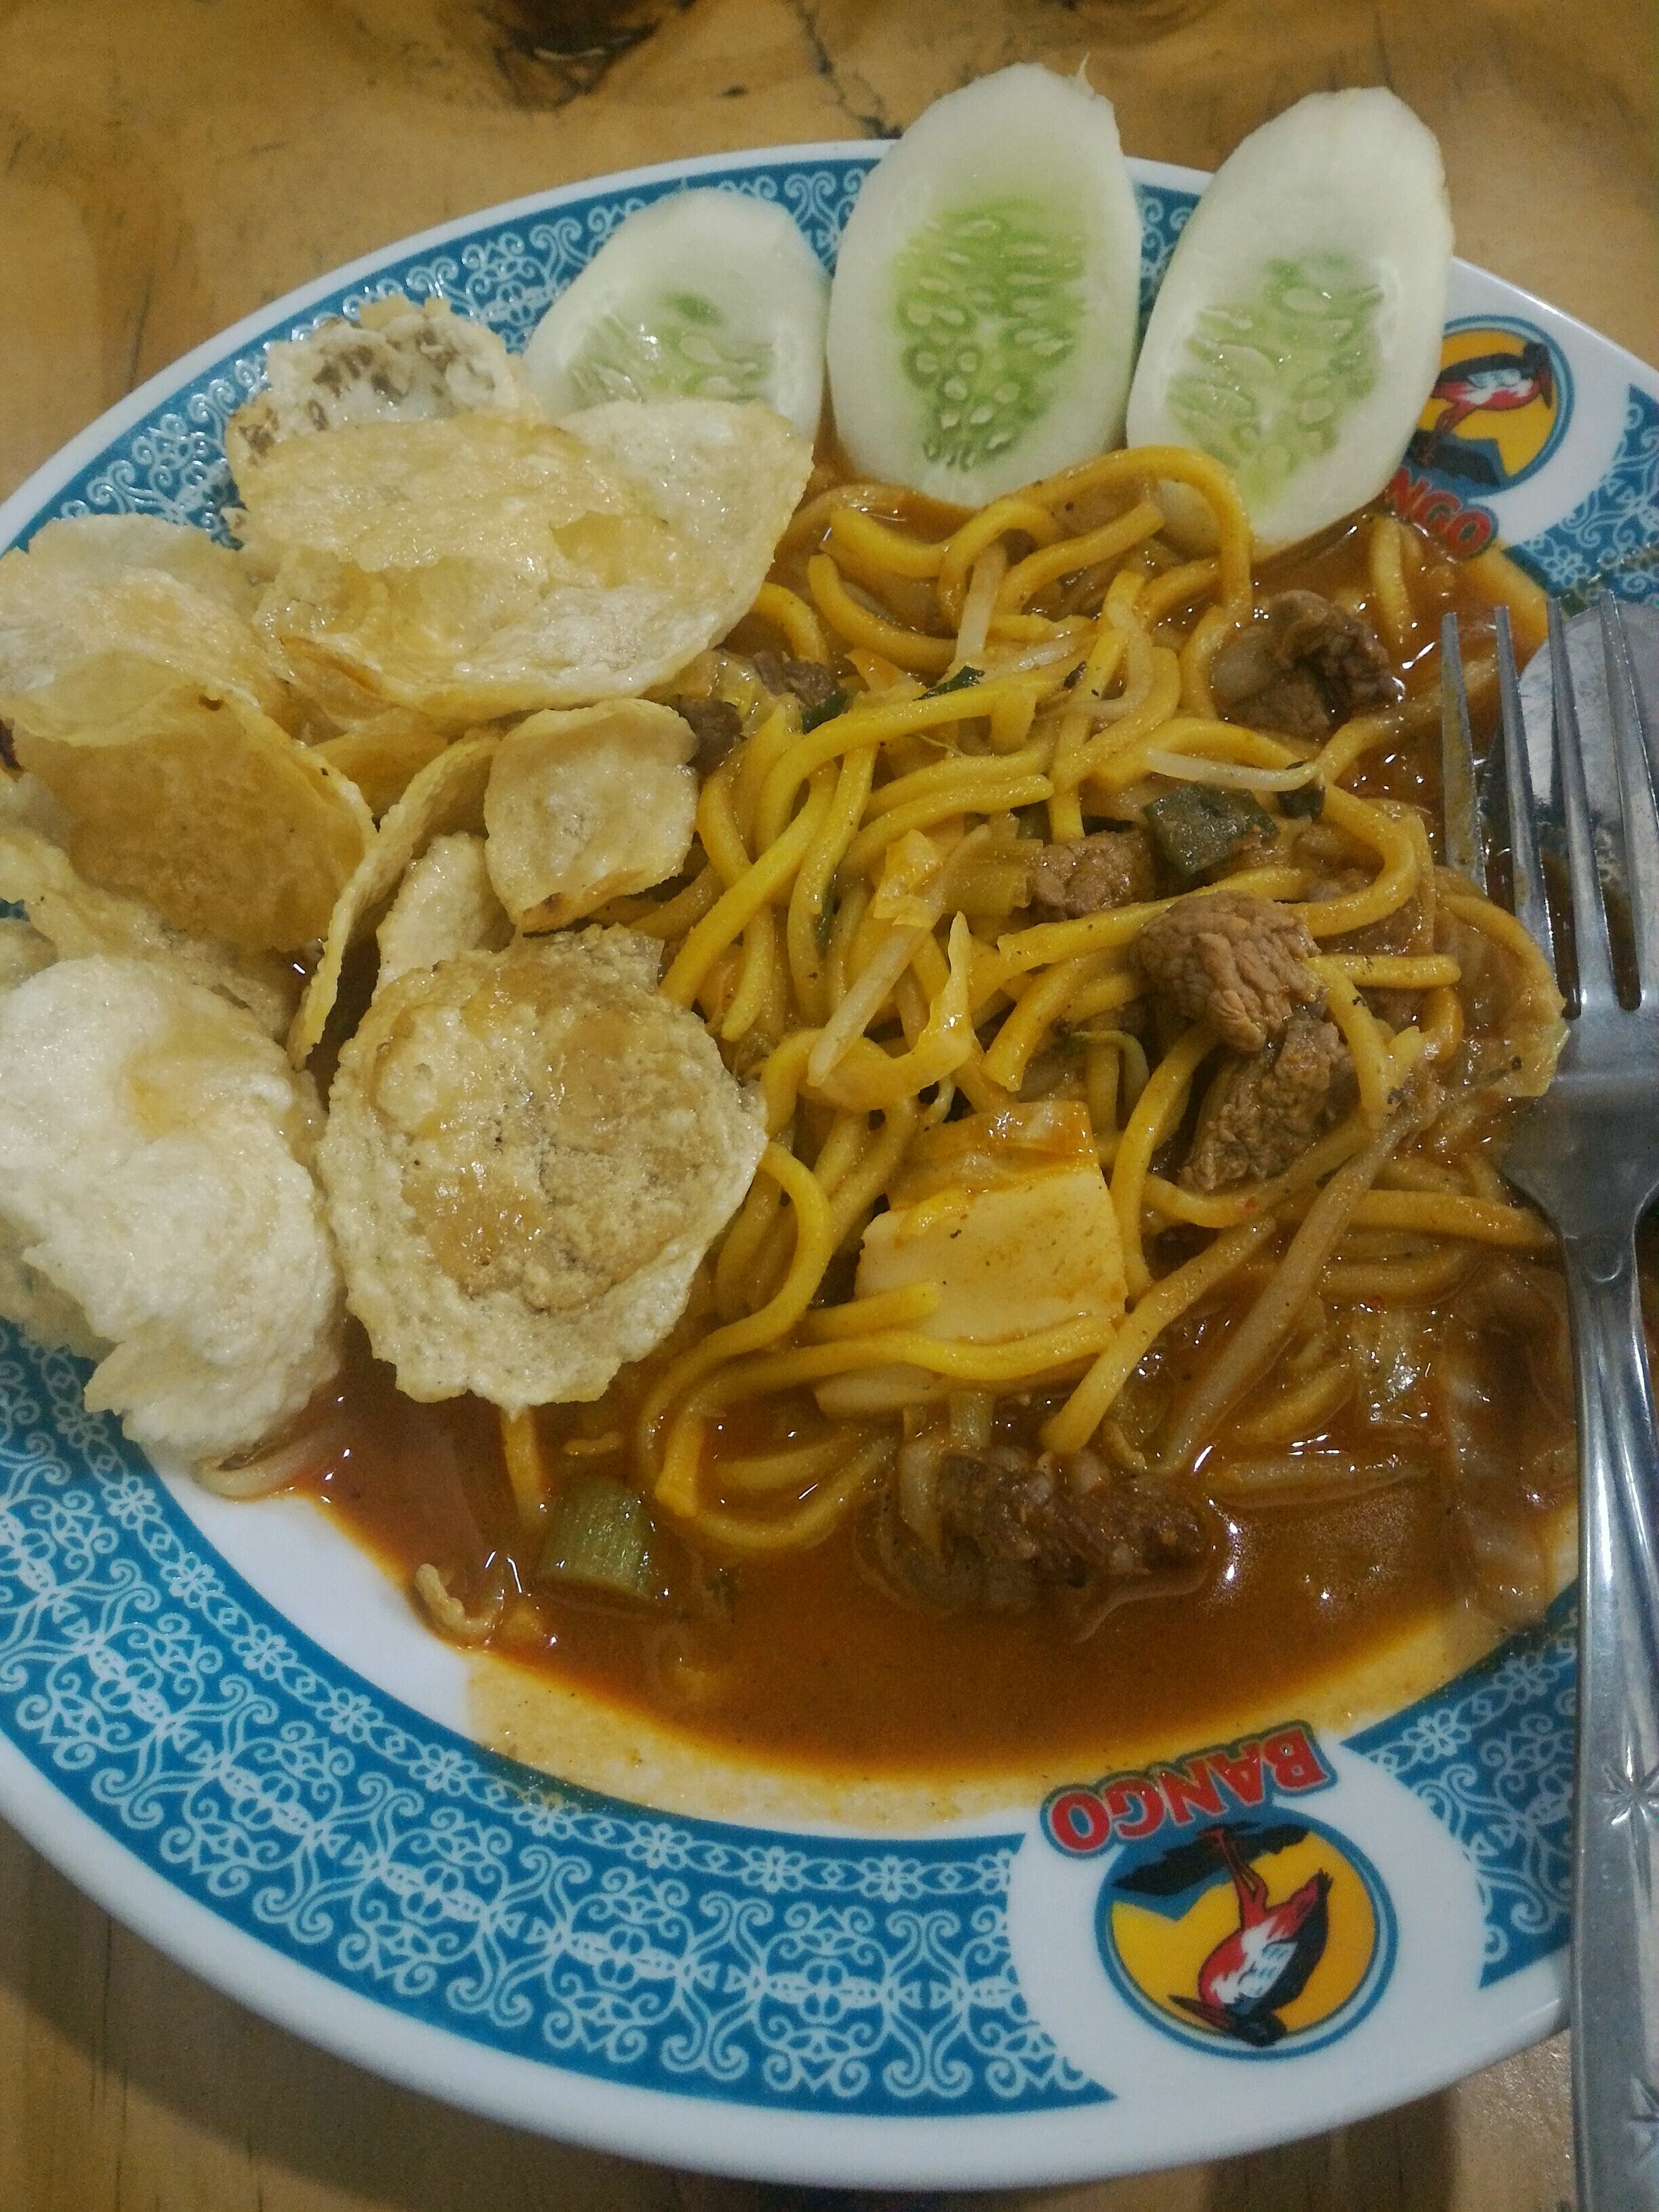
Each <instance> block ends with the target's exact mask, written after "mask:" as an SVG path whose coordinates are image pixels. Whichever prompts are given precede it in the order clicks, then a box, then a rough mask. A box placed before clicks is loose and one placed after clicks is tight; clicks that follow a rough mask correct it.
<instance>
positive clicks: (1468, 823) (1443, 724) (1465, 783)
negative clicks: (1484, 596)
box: [1440, 614, 1486, 890]
mask: <svg viewBox="0 0 1659 2212" xmlns="http://www.w3.org/2000/svg"><path fill="white" fill-rule="evenodd" d="M1440 798H1441V805H1442V808H1443V811H1444V815H1445V823H1446V866H1448V867H1449V868H1455V869H1456V871H1457V872H1458V873H1459V875H1462V876H1468V878H1469V879H1470V881H1471V882H1472V883H1474V884H1478V885H1479V886H1480V889H1481V890H1485V889H1486V846H1485V841H1484V840H1483V839H1482V837H1481V835H1480V812H1479V810H1478V808H1477V807H1476V805H1475V791H1474V738H1473V737H1472V736H1471V734H1470V732H1469V695H1468V688H1467V686H1466V685H1465V684H1464V682H1463V649H1462V646H1461V645H1460V643H1459V642H1458V636H1457V617H1456V616H1455V615H1450V614H1449V615H1448V616H1447V617H1446V618H1445V620H1444V621H1443V623H1441V625H1440Z"/></svg>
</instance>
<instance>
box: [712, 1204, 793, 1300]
mask: <svg viewBox="0 0 1659 2212" xmlns="http://www.w3.org/2000/svg"><path fill="white" fill-rule="evenodd" d="M783 1204H784V1200H783V1188H782V1185H781V1184H780V1183H776V1182H773V1180H772V1178H771V1176H762V1175H757V1176H756V1177H755V1180H754V1181H753V1182H751V1183H750V1186H749V1194H748V1196H747V1197H746V1198H745V1199H744V1201H743V1204H742V1205H741V1206H739V1207H738V1212H737V1218H735V1219H734V1220H733V1222H732V1225H731V1227H730V1228H729V1229H728V1230H727V1231H726V1235H725V1237H723V1238H722V1239H721V1242H720V1251H719V1254H718V1255H717V1256H716V1258H715V1261H714V1310H715V1312H716V1313H717V1314H718V1315H719V1316H720V1319H721V1320H722V1321H735V1320H736V1319H737V1318H738V1315H739V1314H745V1313H752V1312H753V1311H754V1310H755V1309H756V1307H757V1306H758V1305H764V1304H765V1303H766V1299H765V1296H764V1295H763V1293H762V1292H761V1291H759V1289H758V1286H759V1285H761V1284H763V1283H765V1284H767V1285H769V1284H770V1282H771V1273H770V1269H769V1267H763V1256H764V1255H766V1253H767V1252H768V1249H769V1246H770V1244H771V1241H772V1238H773V1236H774V1234H775V1231H778V1230H780V1229H781V1228H782V1226H783Z"/></svg>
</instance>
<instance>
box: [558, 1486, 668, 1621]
mask: <svg viewBox="0 0 1659 2212" xmlns="http://www.w3.org/2000/svg"><path fill="white" fill-rule="evenodd" d="M536 1573H537V1576H538V1579H539V1580H541V1581H543V1582H562V1583H582V1584H584V1585H586V1588H588V1589H601V1590H610V1591H611V1592H612V1593H613V1594H614V1595H617V1596H618V1597H628V1598H637V1599H643V1600H647V1601H650V1600H655V1599H657V1598H659V1597H660V1596H661V1595H662V1585H661V1583H660V1581H659V1577H657V1576H656V1575H655V1574H654V1573H653V1570H652V1565H651V1516H650V1515H649V1514H648V1513H647V1511H646V1510H645V1501H644V1500H643V1499H642V1498H640V1497H639V1496H638V1494H637V1493H636V1492H634V1491H631V1490H629V1488H628V1487H627V1486H626V1485H625V1484H623V1483H620V1482H617V1481H616V1480H613V1479H612V1478H611V1476H610V1475H605V1474H574V1475H572V1476H571V1477H570V1478H569V1479H568V1481H567V1482H566V1483H565V1485H564V1486H563V1488H562V1490H561V1491H560V1492H559V1494H558V1497H557V1498H556V1500H555V1501H554V1506H553V1519H552V1524H551V1526H550V1528H549V1529H548V1532H547V1541H546V1542H545V1543H544V1545H543V1547H542V1556H541V1559H540V1561H539V1563H538V1565H537V1569H536Z"/></svg>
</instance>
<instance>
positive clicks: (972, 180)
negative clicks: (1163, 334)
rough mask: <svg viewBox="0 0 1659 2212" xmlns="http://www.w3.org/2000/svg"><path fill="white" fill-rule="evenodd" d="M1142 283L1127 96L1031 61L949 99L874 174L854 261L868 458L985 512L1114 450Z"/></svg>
mask: <svg viewBox="0 0 1659 2212" xmlns="http://www.w3.org/2000/svg"><path fill="white" fill-rule="evenodd" d="M1139 276H1140V217H1139V212H1138V210H1137V209H1136V206H1135V196H1134V187H1133V185H1132V184H1131V183H1130V181H1129V172H1128V169H1127V167H1126V165H1125V162H1124V159H1123V150H1122V148H1121V146H1120V145H1119V143H1118V136H1117V121H1116V118H1115V116H1114V115H1113V112H1112V104H1111V102H1110V100H1103V99H1102V98H1101V97H1100V95H1099V94H1098V93H1095V92H1091V90H1090V89H1089V88H1088V86H1087V85H1086V84H1085V83H1083V82H1081V81H1080V80H1079V79H1077V78H1073V77H1060V76H1054V74H1053V73H1052V71H1050V70H1045V69H1040V68H1037V67H1036V65H1035V64H1020V65H1018V66H1017V67H1015V68H1013V69H1006V70H999V71H998V72H997V74H996V75H995V76H987V77H981V79H980V80H979V82H977V83H976V84H970V85H969V86H967V87H965V88H964V89H963V90H962V91H961V92H953V93H950V94H947V95H946V96H945V99H943V100H936V101H935V102H934V103H933V106H931V107H930V108H928V109H927V110H926V112H924V113H923V114H922V115H921V116H920V117H919V118H917V120H916V121H915V123H913V124H912V125H910V128H909V129H908V131H906V132H905V134H904V136H903V137H902V139H901V140H900V141H899V143H898V144H897V145H896V147H895V148H894V149H893V150H892V152H891V153H890V154H889V155H887V156H886V158H885V159H884V161H881V162H880V163H879V164H878V167H876V168H875V169H873V170H872V172H871V173H870V175H869V177H868V178H867V179H866V181H865V185H864V189H863V191H861V192H860V195H859V198H858V201H857V204H855V205H854V210H853V212H852V215H851V216H850V217H849V219H848V224H847V229H846V233H845V234H844V236H843V237H842V242H841V254H840V258H839V259H838V260H837V262H836V276H835V282H834V283H833V285H832V286H831V288H830V293H829V392H830V398H831V400H832V401H833V404H834V407H835V415H836V428H837V429H838V430H839V432H840V434H841V438H842V444H843V445H844V446H845V447H846V449H847V453H848V459H850V460H851V462H852V464H853V465H854V468H855V469H857V470H858V471H860V474H862V475H866V476H872V477H880V478H882V479H884V481H887V482H889V483H903V484H909V485H911V486H913V487H914V488H915V489H916V490H918V491H922V492H927V493H928V494H929V495H932V496H933V497H934V498H936V499H943V500H950V501H954V502H956V503H957V504H958V505H960V506H963V507H978V506H981V505H983V504H984V502H985V501H987V500H990V499H995V498H997V497H998V496H999V495H1000V494H1001V493H1003V492H1006V491H1012V490H1015V489H1018V486H1020V485H1021V484H1024V483H1030V482H1031V481H1032V479H1033V478H1034V477H1042V476H1047V475H1048V474H1049V473H1050V472H1051V471H1053V470H1055V469H1060V468H1064V467H1066V465H1068V464H1069V463H1070V462H1073V461H1078V460H1082V459H1085V458H1086V457H1087V456H1088V455H1090V454H1091V453H1099V452H1101V451H1102V450H1103V448H1104V447H1109V446H1111V445H1114V444H1115V443H1116V441H1117V440H1118V438H1119V436H1120V435H1121V431H1122V427H1123V402H1124V397H1125V395H1126V393H1127V391H1128V388H1129V370H1130V367H1131V364H1132V362H1133V357H1134V338H1135V318H1136V306H1137V298H1138V291H1139Z"/></svg>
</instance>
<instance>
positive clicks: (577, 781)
mask: <svg viewBox="0 0 1659 2212" xmlns="http://www.w3.org/2000/svg"><path fill="white" fill-rule="evenodd" d="M696 744H697V741H696V737H695V736H694V735H693V733H692V730H691V726H690V723H689V722H687V721H686V720H684V717H683V716H681V715H679V714H676V713H675V712H674V710H673V709H672V708H671V707H659V706H656V705H654V704H653V702H651V701H649V700H646V699H617V700H613V701H611V702H609V703H608V704H607V705H605V706H602V707H578V708H571V709H569V710H568V711H567V712H565V713H562V714H561V713H558V712H556V711H550V712H549V713H546V714H534V715H532V717H531V719H530V720H528V721H527V722H521V723H520V725H519V726H518V728H517V729H515V730H509V731H508V732H507V735H506V736H505V737H504V738H502V740H501V750H499V751H498V752H497V754H496V755H495V765H494V767H493V768H492V769H490V772H489V790H488V791H487V792H486V793H485V794H484V828H485V829H486V830H487V831H488V833H489V844H488V847H487V848H486V859H487V860H488V863H489V878H490V881H491V882H492V883H493V884H495V890H496V891H497V893H498V894H499V896H500V898H501V903H502V904H503V906H505V907H506V908H507V912H508V913H509V914H510V915H512V917H513V921H514V922H515V923H516V924H517V926H518V927H520V929H526V930H540V929H556V928H559V927H562V925H563V924H564V923H566V922H569V921H577V920H579V919H580V917H581V916H582V915H587V914H593V913H595V912H597V910H598V909H599V908H600V907H602V906H604V905H605V903H606V902H607V901H608V900H610V899H613V898H621V897H623V896H625V895H627V894H628V893H629V892H633V891H643V890H650V888H651V886H652V885H653V884H660V883H665V882H666V881H667V880H668V878H670V877H671V876H674V875H678V872H679V871H680V869H681V868H682V867H683V866H684V864H685V856H686V854H688V853H689V852H690V849H691V838H692V833H693V831H694V830H695V829H696V817H697V779H696V771H695V770H694V769H692V768H691V766H690V761H691V757H692V755H693V754H694V753H695V752H696Z"/></svg>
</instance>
